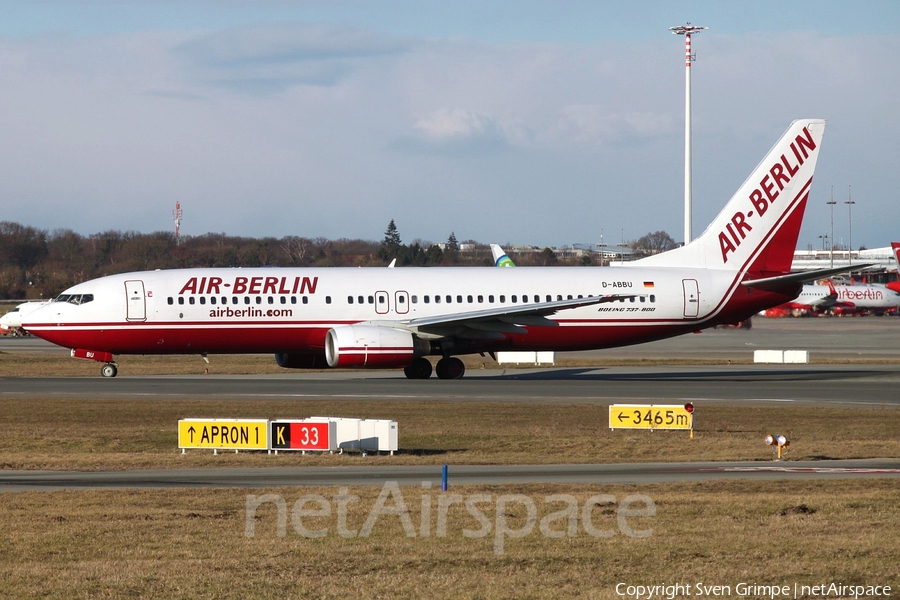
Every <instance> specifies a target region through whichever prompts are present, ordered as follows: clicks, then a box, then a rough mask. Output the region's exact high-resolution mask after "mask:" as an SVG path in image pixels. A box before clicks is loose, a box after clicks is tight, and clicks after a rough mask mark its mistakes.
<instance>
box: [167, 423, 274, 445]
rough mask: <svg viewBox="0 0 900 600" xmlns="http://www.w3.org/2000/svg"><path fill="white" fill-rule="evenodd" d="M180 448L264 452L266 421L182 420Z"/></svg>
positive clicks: (266, 443) (267, 434) (267, 428)
mask: <svg viewBox="0 0 900 600" xmlns="http://www.w3.org/2000/svg"><path fill="white" fill-rule="evenodd" d="M178 447H179V448H208V449H210V450H267V449H268V448H269V421H268V419H181V420H180V421H178Z"/></svg>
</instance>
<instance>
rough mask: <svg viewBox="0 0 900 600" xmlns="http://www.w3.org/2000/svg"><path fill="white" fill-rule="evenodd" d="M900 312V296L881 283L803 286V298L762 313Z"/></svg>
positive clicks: (786, 314)
mask: <svg viewBox="0 0 900 600" xmlns="http://www.w3.org/2000/svg"><path fill="white" fill-rule="evenodd" d="M898 308H900V292H897V291H894V290H892V289H890V287H889V286H886V285H882V284H878V283H866V284H863V283H856V284H852V285H834V284H833V283H831V282H828V283H827V284H826V285H810V284H807V285H804V286H803V289H802V290H801V292H800V295H799V296H797V298H796V299H794V300H792V301H791V302H786V303H785V304H782V305H780V306H776V307H773V308H770V309H767V310H765V311H763V313H764V314H765V316H767V317H782V316H788V315H793V316H801V315H808V314H815V313H826V312H827V313H832V314H837V315H841V314H868V313H872V314H881V315H883V314H887V313H890V312H896V311H897V309H898Z"/></svg>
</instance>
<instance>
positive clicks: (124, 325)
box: [25, 119, 842, 379]
mask: <svg viewBox="0 0 900 600" xmlns="http://www.w3.org/2000/svg"><path fill="white" fill-rule="evenodd" d="M824 126H825V124H824V122H823V121H821V120H814V119H808V120H801V121H795V122H794V123H792V124H791V126H790V128H789V129H788V130H787V132H785V134H784V135H783V136H782V137H781V139H780V140H779V141H778V142H777V143H776V145H775V146H774V147H773V148H772V149H771V150H770V152H769V153H768V154H767V155H766V157H765V158H764V159H763V161H762V162H761V163H760V164H759V165H758V166H757V167H756V169H754V170H753V172H752V174H751V175H750V177H749V178H748V179H747V180H746V181H745V182H744V184H743V185H741V187H740V189H739V190H738V191H737V193H736V194H735V195H734V196H733V197H732V199H731V200H730V201H729V202H728V203H727V204H726V206H725V208H724V209H723V211H722V212H721V213H720V214H719V215H718V216H717V217H716V219H715V220H714V221H713V222H712V224H711V225H710V226H709V227H708V228H707V229H706V231H705V232H704V233H703V234H702V235H701V236H700V237H698V238H697V239H696V240H694V241H692V242H691V243H689V244H687V245H685V246H683V247H681V248H677V249H675V250H671V251H669V252H664V253H661V254H658V255H655V256H651V257H648V258H644V259H641V260H638V261H635V262H633V263H630V264H629V265H628V266H620V267H603V268H600V267H595V268H590V267H548V268H543V267H528V268H515V269H495V268H480V267H475V268H449V267H448V268H396V269H383V268H378V269H359V268H351V269H347V268H309V269H295V268H253V269H185V270H169V271H147V272H140V273H126V274H121V275H111V276H108V277H103V278H100V279H95V280H92V281H88V282H85V283H81V284H78V285H76V286H74V287H72V288H69V289H67V290H66V291H64V292H63V293H62V294H61V295H60V296H59V297H58V298H56V301H54V302H52V303H50V304H49V305H48V306H46V307H44V308H41V309H38V310H37V311H35V312H33V313H31V315H29V318H28V321H27V323H26V324H25V327H26V328H27V329H28V330H29V331H30V332H32V333H33V334H35V335H37V336H40V337H42V338H44V339H46V340H49V341H51V342H53V343H55V344H59V345H61V346H65V347H67V348H71V349H72V354H73V356H76V357H79V358H89V359H93V360H97V361H100V362H102V363H104V365H103V367H102V370H101V372H102V374H103V375H105V376H114V375H115V374H116V365H115V362H114V355H116V354H203V355H205V354H208V353H209V354H212V353H273V354H274V355H275V359H276V361H277V363H278V364H279V365H281V366H283V367H293V368H311V367H324V366H325V365H328V366H330V367H378V368H391V367H395V368H399V367H402V368H404V370H405V373H406V375H407V377H409V378H413V379H418V378H427V377H429V376H430V375H431V372H432V367H431V362H430V361H429V360H428V359H427V358H426V357H427V356H439V357H441V358H440V360H439V361H438V363H437V368H436V370H437V374H438V377H440V378H443V379H455V378H459V377H461V376H462V375H463V371H464V367H463V363H462V361H461V360H459V358H457V356H458V355H463V354H472V353H493V352H495V351H500V350H536V351H542V350H555V351H564V350H565V351H569V350H588V349H596V348H610V347H616V346H624V345H629V344H638V343H642V342H649V341H652V340H659V339H663V338H668V337H672V336H676V335H680V334H683V333H688V332H692V331H697V330H700V329H704V328H707V327H712V326H714V325H717V324H721V323H732V322H736V321H741V320H743V319H746V318H748V317H750V316H751V315H754V314H756V313H757V312H759V311H760V310H763V309H765V308H768V307H771V306H775V305H778V304H781V303H783V302H786V301H788V300H791V299H793V298H794V297H796V296H797V294H798V293H799V292H800V288H801V285H802V283H803V282H804V281H811V280H814V279H818V278H821V277H823V276H827V275H830V274H833V273H836V272H840V271H841V270H842V269H825V270H822V271H818V272H808V273H802V274H797V273H790V267H791V260H792V258H793V252H794V248H795V247H796V243H797V237H798V235H799V232H800V225H801V222H802V220H803V213H804V210H805V208H806V202H807V199H808V198H809V192H810V185H811V183H812V177H813V171H814V169H815V164H816V160H817V158H818V155H819V149H820V146H821V142H822V133H823V131H824Z"/></svg>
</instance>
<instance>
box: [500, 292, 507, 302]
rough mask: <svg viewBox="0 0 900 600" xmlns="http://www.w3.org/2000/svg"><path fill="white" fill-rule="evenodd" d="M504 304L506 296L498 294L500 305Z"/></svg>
mask: <svg viewBox="0 0 900 600" xmlns="http://www.w3.org/2000/svg"><path fill="white" fill-rule="evenodd" d="M505 302H506V296H505V295H504V294H500V304H503V303H505Z"/></svg>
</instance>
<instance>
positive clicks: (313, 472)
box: [0, 459, 900, 491]
mask: <svg viewBox="0 0 900 600" xmlns="http://www.w3.org/2000/svg"><path fill="white" fill-rule="evenodd" d="M859 477H891V478H900V460H885V459H879V460H833V461H802V462H800V461H798V462H789V463H788V462H784V463H776V462H772V463H760V462H726V463H721V462H718V463H716V462H712V463H633V464H614V465H458V466H457V465H454V466H451V467H450V470H449V477H448V480H449V482H450V485H451V486H453V485H465V484H480V485H500V484H526V483H541V484H547V483H557V484H625V483H630V484H637V483H668V482H693V481H709V480H712V479H715V480H725V479H752V480H773V479H809V478H816V479H845V478H859ZM388 481H395V482H397V483H398V484H399V485H422V484H423V483H424V482H429V483H431V485H432V487H433V488H434V489H439V487H440V485H441V469H440V467H438V466H433V465H432V466H397V467H383V466H372V467H266V468H256V469H232V468H223V469H175V470H173V469H167V470H148V471H100V472H83V471H78V472H75V471H0V491H28V490H59V489H101V488H102V489H117V488H120V489H121V488H176V487H193V488H196V487H250V488H261V487H281V486H309V485H376V486H381V485H384V483H385V482H388Z"/></svg>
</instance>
